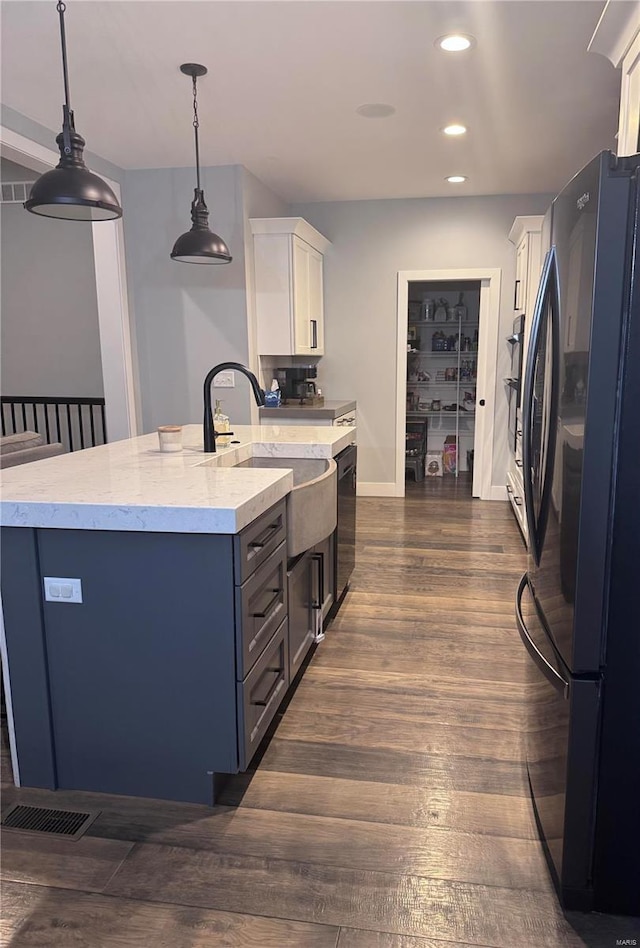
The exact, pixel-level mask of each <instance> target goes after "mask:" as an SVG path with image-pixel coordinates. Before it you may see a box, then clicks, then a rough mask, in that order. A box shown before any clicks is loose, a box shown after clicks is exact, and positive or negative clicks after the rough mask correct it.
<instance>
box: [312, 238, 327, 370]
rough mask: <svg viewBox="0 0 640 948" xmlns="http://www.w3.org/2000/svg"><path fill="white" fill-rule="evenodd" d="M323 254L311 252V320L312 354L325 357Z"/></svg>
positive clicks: (315, 251)
mask: <svg viewBox="0 0 640 948" xmlns="http://www.w3.org/2000/svg"><path fill="white" fill-rule="evenodd" d="M322 264H323V257H322V254H321V253H318V251H317V250H314V249H313V247H311V248H310V250H309V320H310V322H311V329H310V332H311V340H310V343H311V352H312V354H313V355H324V299H323V294H322Z"/></svg>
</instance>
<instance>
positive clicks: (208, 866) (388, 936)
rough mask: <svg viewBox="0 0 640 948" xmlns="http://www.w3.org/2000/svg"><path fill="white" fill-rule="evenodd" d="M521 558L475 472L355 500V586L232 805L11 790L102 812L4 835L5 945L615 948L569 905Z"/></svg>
mask: <svg viewBox="0 0 640 948" xmlns="http://www.w3.org/2000/svg"><path fill="white" fill-rule="evenodd" d="M524 566H525V553H524V548H523V545H522V542H521V540H520V537H519V534H518V530H517V527H516V525H515V522H514V520H513V517H512V515H511V512H510V510H509V507H508V505H507V504H506V503H483V502H480V501H472V500H471V499H470V485H469V481H468V478H464V477H461V478H460V479H459V481H458V482H456V481H455V480H454V479H453V478H449V477H445V478H442V479H440V478H430V479H426V480H425V481H422V482H420V483H417V484H416V483H413V482H412V481H409V483H408V485H407V497H406V499H405V500H398V499H374V498H360V499H359V501H358V561H357V569H356V573H355V574H354V577H353V583H352V588H351V592H350V593H349V595H348V597H347V599H346V601H345V602H344V604H343V607H342V609H341V611H340V613H339V615H338V616H337V618H336V620H335V621H334V623H333V625H332V626H331V627H330V629H329V631H328V633H327V638H326V641H325V642H324V643H323V644H322V645H321V646H320V647H319V649H318V650H317V652H316V653H315V655H314V657H313V659H312V661H311V663H310V665H309V667H308V668H307V670H306V674H305V676H304V678H303V679H302V680H301V682H300V684H299V687H298V688H297V690H296V692H295V694H294V695H293V697H292V699H291V701H290V702H289V704H288V706H287V707H286V709H285V710H284V712H283V713H282V714H281V715H279V718H278V721H277V725H276V727H274V728H273V732H272V735H271V739H270V741H269V742H268V743H267V744H266V745H265V746H264V747H263V749H262V750H261V754H260V759H259V761H258V762H255V763H254V766H253V769H252V770H251V771H250V772H249V773H247V774H241V775H238V776H237V777H235V778H232V779H231V780H230V781H229V783H228V785H227V786H226V788H225V789H224V791H223V794H222V797H221V801H220V804H219V805H217V806H216V807H214V808H212V809H209V808H206V807H201V806H192V805H183V804H177V803H165V802H161V801H155V800H140V799H133V798H122V797H115V796H106V795H100V794H82V793H71V792H62V791H61V792H59V793H56V794H52V793H48V792H46V791H35V790H16V789H15V788H13V787H12V786H11V785H10V766H9V765H8V761H7V756H6V749H5V752H4V759H3V763H4V768H3V774H4V781H5V786H4V794H3V805H4V806H9V805H10V804H11V803H13V802H15V801H23V802H29V803H40V804H56V805H60V806H64V805H80V804H84V805H88V806H91V807H92V808H98V809H100V811H101V815H100V816H99V818H98V819H97V820H96V822H94V823H93V824H92V826H91V827H90V829H89V833H88V835H86V836H84V837H83V838H82V839H80V840H78V841H71V840H59V839H47V838H43V837H38V836H34V835H27V834H18V833H14V832H11V833H9V832H7V833H5V834H4V839H3V859H2V877H3V879H4V885H3V900H2V929H1V931H2V945H4V946H11V948H80V946H82V948H211V946H216V948H218V946H236V948H452V946H457V948H469V946H485V948H490V946H493V948H514V946H522V948H547V946H563V948H564V946H568V948H576V946H585V945H586V946H596V948H599V946H602V948H605V946H614V945H616V940H617V939H633V938H636V939H637V941H638V943H639V944H640V926H639V925H638V923H637V921H635V922H634V920H630V919H618V918H612V917H606V916H598V915H590V916H582V915H577V914H570V915H564V914H563V913H562V911H561V910H560V908H559V906H558V903H557V900H556V897H555V894H554V891H553V888H552V886H551V883H550V881H549V877H548V874H547V868H546V864H545V862H544V859H543V855H542V851H541V848H540V844H539V842H538V840H537V836H536V830H535V825H534V821H533V816H532V812H531V806H530V802H529V800H528V797H527V791H526V787H525V774H524V770H523V765H522V752H521V730H522V712H523V689H524V684H523V682H524V678H523V664H524V659H523V652H522V648H521V646H520V644H519V640H518V638H517V634H516V632H515V628H514V620H513V600H514V593H515V587H516V583H517V581H518V578H519V576H520V575H521V573H522V570H523V568H524Z"/></svg>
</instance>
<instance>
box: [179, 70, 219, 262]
mask: <svg viewBox="0 0 640 948" xmlns="http://www.w3.org/2000/svg"><path fill="white" fill-rule="evenodd" d="M180 71H181V72H183V73H184V74H185V76H191V79H192V81H193V129H194V132H195V139H196V187H195V191H194V194H193V201H192V203H191V220H192V224H191V230H188V231H187V232H186V234H182V236H181V237H178V239H177V240H176V242H175V244H174V245H173V250H172V251H171V259H172V260H179V261H181V262H182V263H231V254H230V253H229V248H228V247H227V245H226V244H225V242H224V240H223V239H222V237H218V235H217V234H214V233H213V232H212V231H211V230H209V211H208V208H207V205H206V204H205V202H204V192H203V190H202V188H201V187H200V149H199V146H198V128H199V127H200V123H199V122H198V90H197V86H196V81H197V78H198V76H206V74H207V67H206V66H200V65H199V64H198V63H183V64H182V66H180Z"/></svg>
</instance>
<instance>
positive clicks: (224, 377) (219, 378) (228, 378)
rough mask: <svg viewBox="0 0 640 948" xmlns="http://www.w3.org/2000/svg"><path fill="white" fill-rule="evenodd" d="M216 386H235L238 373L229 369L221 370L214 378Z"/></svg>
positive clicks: (214, 385)
mask: <svg viewBox="0 0 640 948" xmlns="http://www.w3.org/2000/svg"><path fill="white" fill-rule="evenodd" d="M213 387H214V388H235V387H236V375H235V372H233V371H232V370H229V371H227V372H219V373H218V375H216V377H215V379H214V380H213Z"/></svg>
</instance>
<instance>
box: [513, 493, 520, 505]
mask: <svg viewBox="0 0 640 948" xmlns="http://www.w3.org/2000/svg"><path fill="white" fill-rule="evenodd" d="M513 502H514V504H515V505H516V507H522V501H521V500H520V498H519V497H518V496H517V495H516V494H514V495H513Z"/></svg>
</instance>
